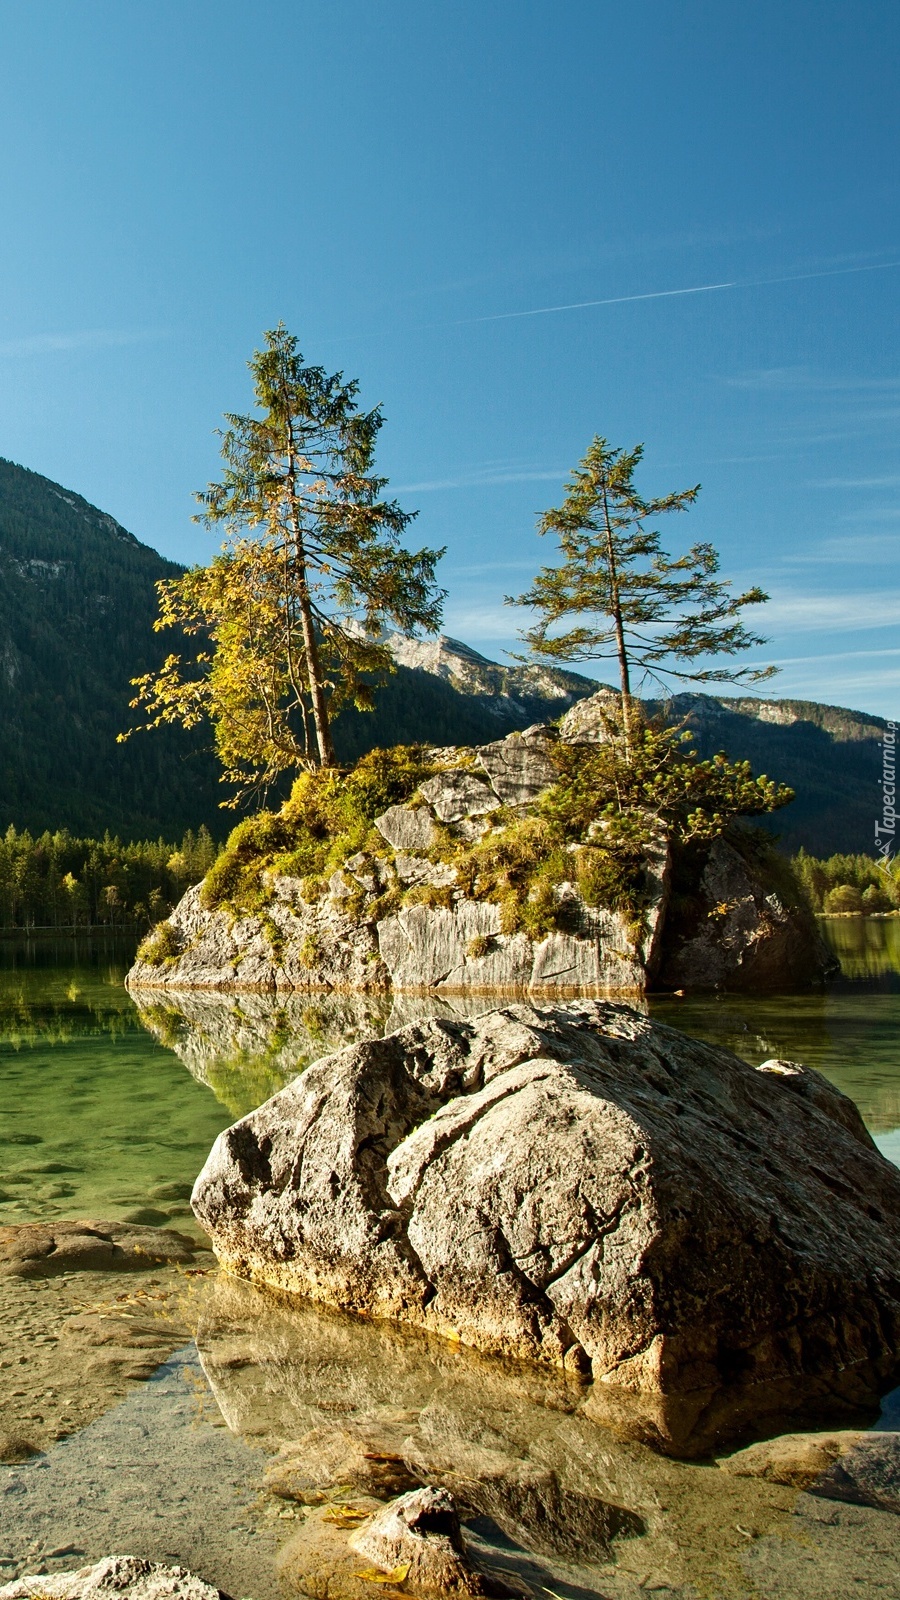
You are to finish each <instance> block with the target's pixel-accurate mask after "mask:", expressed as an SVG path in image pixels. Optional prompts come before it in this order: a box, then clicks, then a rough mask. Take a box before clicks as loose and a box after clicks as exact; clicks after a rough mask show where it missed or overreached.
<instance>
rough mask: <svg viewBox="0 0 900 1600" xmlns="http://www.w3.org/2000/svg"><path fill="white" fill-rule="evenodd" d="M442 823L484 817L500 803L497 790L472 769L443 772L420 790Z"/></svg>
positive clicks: (430, 779)
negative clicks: (490, 786) (495, 792)
mask: <svg viewBox="0 0 900 1600" xmlns="http://www.w3.org/2000/svg"><path fill="white" fill-rule="evenodd" d="M419 793H420V794H421V796H422V798H423V800H427V801H428V804H429V805H430V806H431V808H432V810H433V811H434V814H435V816H436V817H437V818H438V820H439V821H440V822H460V821H462V819H463V818H464V817H483V816H486V815H487V814H488V813H489V812H491V811H496V810H497V807H498V806H499V804H500V801H499V800H498V799H497V796H496V795H495V794H494V791H493V789H490V788H488V785H487V784H486V783H484V782H483V781H482V780H481V779H480V778H476V777H474V776H473V774H472V773H471V772H465V771H462V772H459V771H457V772H454V771H450V772H439V773H437V774H436V776H435V777H433V778H429V779H428V782H427V783H423V784H422V787H421V789H420V790H419Z"/></svg>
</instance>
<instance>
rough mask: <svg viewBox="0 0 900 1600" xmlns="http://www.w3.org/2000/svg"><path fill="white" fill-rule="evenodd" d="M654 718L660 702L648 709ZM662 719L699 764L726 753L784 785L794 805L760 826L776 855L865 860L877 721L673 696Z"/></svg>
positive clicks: (806, 705)
mask: <svg viewBox="0 0 900 1600" xmlns="http://www.w3.org/2000/svg"><path fill="white" fill-rule="evenodd" d="M650 705H651V707H652V709H654V710H660V709H662V707H661V706H660V704H659V702H657V703H656V704H655V705H654V704H653V702H651V703H650ZM667 714H668V715H669V716H670V717H673V718H676V719H679V720H681V719H683V720H684V721H685V725H686V727H688V728H689V729H690V730H691V732H692V733H693V734H694V735H695V738H696V746H697V749H698V750H699V751H700V753H701V754H702V755H704V756H710V755H714V754H715V753H716V751H717V750H725V751H727V753H728V755H730V756H732V757H733V758H735V759H737V758H739V757H740V758H741V759H744V760H747V761H749V762H750V764H751V766H752V767H753V769H754V771H755V772H758V773H760V772H764V773H766V774H767V775H768V776H769V777H770V778H778V779H779V780H780V781H781V782H782V783H787V784H790V787H791V788H792V789H793V790H794V791H795V794H796V797H797V798H796V799H795V800H794V801H793V803H792V804H791V805H789V806H786V807H785V809H784V810H783V811H776V812H775V813H774V815H773V816H771V817H764V818H760V824H761V826H764V827H765V828H767V830H768V831H769V832H770V833H774V834H776V835H777V836H778V839H779V844H780V847H781V849H782V850H786V851H788V852H789V853H791V854H793V853H794V851H796V850H799V849H800V847H801V845H802V846H804V847H805V848H806V849H807V850H808V851H809V852H810V854H811V855H815V856H830V855H834V854H836V853H837V852H847V853H848V854H855V853H857V852H859V853H860V854H865V855H872V854H873V852H874V848H875V823H876V822H877V821H880V819H881V787H880V784H881V762H882V757H881V740H882V737H883V735H884V731H885V728H886V727H887V723H886V722H885V720H884V718H883V717H875V716H868V715H867V714H865V713H864V712H860V711H848V710H845V709H844V708H843V707H842V706H828V705H821V704H819V703H818V702H817V701H813V700H774V699H765V700H762V699H760V700H757V699H754V698H752V697H750V696H745V697H743V698H736V697H734V698H733V697H731V696H725V695H722V696H719V695H705V694H680V695H675V696H674V697H673V699H672V700H671V701H669V702H668V704H667Z"/></svg>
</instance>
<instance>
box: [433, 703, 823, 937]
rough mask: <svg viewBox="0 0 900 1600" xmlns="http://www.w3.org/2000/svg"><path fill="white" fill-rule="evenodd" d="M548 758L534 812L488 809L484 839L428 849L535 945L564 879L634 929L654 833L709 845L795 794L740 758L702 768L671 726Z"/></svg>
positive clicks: (563, 911)
mask: <svg viewBox="0 0 900 1600" xmlns="http://www.w3.org/2000/svg"><path fill="white" fill-rule="evenodd" d="M554 761H555V764H556V766H557V769H558V772H559V777H558V780H557V782H556V783H555V784H554V785H553V786H552V787H551V788H550V789H548V790H547V791H546V793H545V794H544V795H542V796H541V799H540V800H539V801H538V804H537V806H536V807H535V809H534V811H533V812H532V813H530V814H528V815H526V816H524V817H520V816H517V815H515V814H514V813H510V812H507V811H499V812H495V813H494V815H493V818H492V823H493V825H492V827H491V828H490V830H489V831H488V832H487V833H486V834H485V835H484V836H483V837H482V838H481V839H478V840H475V841H473V842H471V843H468V842H466V841H463V840H460V839H458V838H455V837H453V836H451V835H450V834H449V833H444V834H442V835H441V836H439V843H438V846H437V848H436V850H435V851H434V852H432V853H433V854H435V855H436V856H437V857H438V858H439V859H440V860H443V861H446V862H449V863H450V864H452V865H453V866H454V867H455V869H456V881H457V883H458V885H459V887H460V888H461V889H462V891H463V892H464V893H465V894H467V895H469V896H470V897H473V898H475V899H479V900H488V901H492V902H494V903H495V904H497V905H499V906H500V916H501V929H502V931H503V932H504V933H515V932H517V931H520V930H521V931H522V932H525V933H527V934H528V935H529V936H530V937H531V938H534V939H540V938H543V937H545V935H546V934H548V933H550V932H552V931H553V929H554V928H560V927H564V926H566V922H567V918H568V917H569V916H571V910H570V906H571V903H572V897H571V896H569V897H568V902H569V903H568V904H567V896H566V894H565V890H564V885H565V884H567V883H569V884H572V885H573V886H575V887H577V889H578V891H579V893H580V895H581V897H582V899H583V900H584V902H585V903H586V904H587V905H588V906H592V907H604V908H606V909H607V910H612V911H618V912H621V913H622V914H623V915H624V916H626V917H627V918H628V919H629V920H630V921H631V923H632V925H633V927H634V928H635V930H636V931H638V930H639V929H640V927H641V925H642V918H643V913H644V910H645V907H646V905H647V900H648V893H649V890H650V878H649V876H648V855H649V853H650V852H651V851H652V849H653V848H654V846H655V845H656V844H658V841H659V835H660V833H662V834H663V835H664V836H665V837H667V838H668V839H669V840H670V841H671V842H672V843H673V845H675V846H676V847H679V846H683V845H686V844H689V843H691V842H694V841H698V842H708V841H709V840H712V839H714V838H716V837H717V836H718V835H719V834H721V833H724V832H725V830H726V829H727V828H729V827H730V826H731V824H732V823H733V822H734V821H735V820H736V819H737V818H739V817H748V816H759V815H761V814H764V813H766V812H769V811H773V810H775V809H776V808H777V807H779V806H783V805H786V804H787V803H788V802H789V801H790V800H791V799H792V798H793V796H792V792H791V790H790V789H786V788H784V786H782V785H779V784H776V783H773V782H772V781H771V780H770V779H768V778H766V777H760V778H755V777H754V776H753V773H752V772H751V770H750V768H749V766H748V764H747V763H746V762H729V761H728V760H727V759H726V758H725V757H724V756H723V755H717V756H715V757H713V758H711V759H710V760H707V761H701V760H700V759H699V757H698V756H697V755H696V753H695V752H694V751H693V750H692V749H690V748H688V747H687V745H686V736H685V735H684V734H683V733H682V732H680V731H679V730H677V729H660V728H649V727H639V728H635V729H633V730H632V744H631V746H630V747H629V749H627V750H626V748H625V745H624V742H623V740H622V739H621V738H618V739H612V740H610V742H609V743H607V744H602V745H567V744H559V745H557V746H556V747H555V750H554ZM415 894H416V898H421V897H422V894H423V891H422V890H421V889H420V890H417V891H415ZM408 898H409V894H408V895H407V899H408Z"/></svg>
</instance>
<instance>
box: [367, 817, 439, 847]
mask: <svg viewBox="0 0 900 1600" xmlns="http://www.w3.org/2000/svg"><path fill="white" fill-rule="evenodd" d="M375 826H376V828H377V829H378V832H379V833H380V834H381V835H382V837H383V838H385V839H386V840H387V842H388V844H389V845H391V846H392V848H393V849H394V850H398V851H400V852H401V853H402V854H404V855H411V856H414V855H418V854H419V852H420V851H422V850H427V849H428V848H429V847H430V845H431V844H432V843H433V841H434V818H433V817H432V815H431V812H430V811H428V810H427V809H426V807H425V806H390V807H389V808H388V810H387V811H385V813H384V815H383V816H380V817H376V818H375Z"/></svg>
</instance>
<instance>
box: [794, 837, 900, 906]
mask: <svg viewBox="0 0 900 1600" xmlns="http://www.w3.org/2000/svg"><path fill="white" fill-rule="evenodd" d="M791 865H792V867H793V869H794V873H795V875H796V877H797V879H798V881H799V883H800V884H801V886H802V889H803V893H804V895H805V897H806V900H807V901H808V903H809V905H810V906H811V907H812V909H813V910H814V911H819V912H825V913H826V914H835V913H838V912H848V911H852V912H864V913H867V914H872V913H873V912H885V911H894V910H897V909H898V908H900V876H898V874H897V871H896V870H895V869H894V870H892V866H893V864H888V865H885V863H884V862H883V861H879V860H876V859H875V858H874V856H867V855H846V854H839V855H833V856H830V857H829V858H828V859H827V860H817V858H816V857H815V856H811V855H808V854H807V852H806V851H805V850H800V851H799V852H798V854H797V855H795V856H794V857H793V860H792V862H791Z"/></svg>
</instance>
